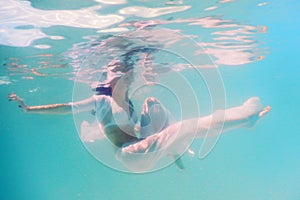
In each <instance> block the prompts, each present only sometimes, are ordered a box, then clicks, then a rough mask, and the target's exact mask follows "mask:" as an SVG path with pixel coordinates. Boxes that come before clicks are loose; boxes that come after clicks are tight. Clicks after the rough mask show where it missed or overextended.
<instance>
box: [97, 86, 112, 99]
mask: <svg viewBox="0 0 300 200" xmlns="http://www.w3.org/2000/svg"><path fill="white" fill-rule="evenodd" d="M94 90H95V92H96V94H97V95H107V96H112V88H111V86H110V85H107V84H105V85H104V84H103V85H102V84H100V85H98V86H97V87H96V88H95V89H94Z"/></svg>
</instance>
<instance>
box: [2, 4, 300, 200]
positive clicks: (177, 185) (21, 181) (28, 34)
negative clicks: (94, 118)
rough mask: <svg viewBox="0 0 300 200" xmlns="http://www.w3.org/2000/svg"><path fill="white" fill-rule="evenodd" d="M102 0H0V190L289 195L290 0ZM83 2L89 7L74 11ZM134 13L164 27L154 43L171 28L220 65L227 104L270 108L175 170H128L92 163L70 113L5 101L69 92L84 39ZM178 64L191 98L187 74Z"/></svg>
mask: <svg viewBox="0 0 300 200" xmlns="http://www.w3.org/2000/svg"><path fill="white" fill-rule="evenodd" d="M103 2H106V4H105V3H103ZM107 2H109V1H100V0H99V1H98V2H97V1H80V0H76V1H63V2H62V1H31V5H30V4H29V1H1V3H0V4H1V6H0V12H1V17H0V21H1V23H0V43H1V45H0V52H1V54H0V57H1V69H0V72H1V74H0V83H1V85H0V91H1V96H0V98H1V107H0V109H1V113H2V117H1V118H0V120H1V124H0V127H1V128H0V130H1V131H0V134H1V135H0V137H1V138H0V139H1V140H0V141H1V142H0V155H1V157H0V158H1V161H2V162H1V165H0V166H1V173H0V180H1V187H0V188H1V189H0V195H1V199H51V200H52V199H121V198H122V199H129V198H131V199H213V200H215V199H272V200H273V199H275V200H277V199H278V200H282V199H292V200H297V199H300V192H299V191H300V190H299V189H300V188H299V185H300V181H299V180H300V171H299V169H300V162H299V152H300V145H299V140H300V136H299V134H298V133H299V132H300V130H299V127H298V126H297V123H298V121H299V120H298V116H297V114H298V113H299V111H300V109H299V105H298V102H299V100H300V95H299V86H300V83H299V72H300V70H299V67H298V66H300V65H299V64H300V62H299V60H298V59H297V58H298V48H297V47H298V46H299V44H300V40H299V33H300V30H299V27H298V20H297V19H299V17H300V16H299V15H300V14H299V8H300V5H299V2H298V1H296V0H291V1H288V2H287V1H286V2H283V1H277V0H273V1H267V2H263V1H238V0H237V1H228V2H227V1H219V2H217V3H216V2H210V1H201V2H198V3H196V2H194V1H183V2H181V1H170V2H166V1H130V2H123V4H108V3H107ZM116 2H117V3H118V2H119V3H122V1H116ZM116 2H115V3H116ZM111 3H113V1H111ZM93 6H98V7H93ZM99 6H101V8H100V7H99ZM132 6H141V7H144V8H143V9H145V8H146V7H147V8H153V9H152V10H149V9H148V10H146V11H145V10H144V11H143V12H139V11H140V10H141V9H142V8H138V9H132V8H131V9H128V7H132ZM166 7H171V8H168V10H163V9H160V10H159V9H156V10H155V9H154V8H166ZM83 8H90V9H87V10H88V11H85V12H84V13H85V14H83V13H81V12H79V11H78V10H79V9H83ZM126 8H127V9H126ZM207 8H208V9H207ZM67 10H73V11H72V12H70V11H67ZM74 10H77V11H74ZM136 10H138V11H136ZM151 13H152V15H151ZM111 14H113V16H110V15H111ZM42 16H44V17H42ZM100 16H108V17H107V18H106V20H104V21H103V19H102V18H101V17H100ZM142 20H143V23H144V24H147V23H156V24H157V25H155V26H154V30H161V29H164V30H165V29H167V30H168V31H167V32H163V33H164V34H162V35H159V36H158V37H157V38H158V39H153V40H151V41H152V42H153V43H154V45H156V47H158V46H159V45H160V43H164V42H166V39H168V38H170V39H171V40H176V41H179V42H180V41H182V38H180V37H177V36H178V35H176V34H174V35H172V34H173V33H174V31H173V30H176V31H180V33H181V34H184V35H189V36H190V37H192V38H194V40H195V41H196V42H198V43H200V44H201V45H202V46H203V47H204V49H206V53H207V54H209V56H211V59H212V60H213V61H214V62H215V63H216V64H217V65H218V69H219V70H220V73H221V75H222V79H223V82H224V87H225V90H226V103H227V107H231V106H236V105H240V104H241V103H242V102H244V101H245V100H246V99H247V98H249V97H252V96H258V97H260V98H261V100H262V102H263V103H264V104H265V105H271V106H272V111H271V113H269V114H268V115H267V116H266V117H265V118H264V119H263V120H261V121H260V122H259V123H258V124H257V126H256V127H255V128H253V129H239V130H234V131H232V132H230V133H228V134H226V135H223V136H221V138H220V139H219V140H218V142H217V144H216V146H215V147H214V149H213V151H212V152H211V153H210V154H209V155H208V156H206V157H205V158H204V159H198V158H197V156H195V157H190V156H188V155H184V156H183V158H182V159H183V162H184V164H185V170H183V171H181V170H179V169H177V168H176V167H175V166H174V165H171V166H169V167H166V168H163V169H161V170H158V171H155V172H152V173H148V174H131V173H124V172H120V171H117V170H114V169H111V168H109V167H107V166H105V165H103V164H102V163H101V162H99V161H97V160H96V159H95V158H94V157H93V156H92V155H91V154H90V153H89V152H88V151H87V149H86V148H85V146H84V145H83V144H82V142H81V140H80V138H79V137H78V133H77V130H76V127H75V125H74V121H73V116H72V115H64V116H54V115H37V114H26V113H23V112H21V111H20V109H19V108H18V107H17V105H16V104H14V103H13V102H8V101H7V95H8V94H9V93H11V92H14V93H16V94H18V95H20V96H21V97H22V98H24V99H25V100H26V102H27V103H28V104H30V105H39V104H48V103H57V102H70V101H71V100H72V97H73V86H74V79H75V77H77V80H81V82H83V83H87V82H85V81H86V80H87V78H89V74H88V73H86V74H84V73H83V76H80V77H78V74H77V75H76V72H78V68H79V66H80V65H81V63H82V62H83V60H84V58H85V56H87V55H88V54H90V53H91V52H92V49H93V48H92V46H93V45H92V44H93V41H94V40H93V39H94V38H96V39H98V40H100V41H104V42H105V41H107V40H106V39H107V37H108V36H107V35H108V33H104V31H107V29H112V28H119V29H117V30H116V29H115V30H113V31H115V32H111V31H112V30H110V33H109V34H110V35H113V34H122V33H123V34H124V33H126V31H132V30H136V29H137V28H140V27H136V26H135V25H134V23H133V22H141V21H142ZM127 23H129V25H126V24H127ZM193 23H194V25H193ZM195 24H196V25H195ZM121 28H123V29H121ZM124 28H126V29H127V30H125V29H124ZM142 29H143V28H142ZM123 31H125V32H123ZM54 36H55V37H54ZM139 36H141V35H139ZM154 36H155V34H152V35H151V37H149V38H150V39H151V38H152V37H154ZM99 38H100V39H99ZM105 38H106V39H105ZM161 38H162V40H160V39H161ZM143 40H145V38H143ZM94 46H97V43H96V45H94ZM105 47H107V48H108V49H110V48H114V47H111V46H105ZM87 49H89V51H88V50H87ZM108 49H105V50H103V51H108ZM182 51H185V49H184V48H183V50H182ZM186 51H187V50H186ZM114 52H115V51H114ZM191 53H194V52H191ZM101 55H106V54H105V53H104V54H101ZM170 55H171V54H157V56H156V59H157V60H156V62H158V63H159V62H160V61H161V60H164V61H165V62H166V63H167V64H168V63H172V66H174V68H175V69H176V70H178V69H179V67H178V66H177V67H178V68H176V67H175V66H176V65H175V64H176V63H180V60H176V59H174V57H172V56H170ZM160 56H161V57H162V58H160ZM107 58H108V57H107ZM108 59H109V58H108ZM161 63H163V62H161ZM174 63H175V64H174ZM182 73H183V74H185V75H186V77H188V78H189V81H190V83H191V84H192V86H193V88H194V89H195V90H196V91H198V90H200V91H198V93H196V95H197V98H198V99H200V100H201V98H202V96H201V94H202V93H201V91H202V90H201V89H202V86H201V87H200V86H199V87H197V84H199V81H200V80H198V79H199V77H197V76H194V73H190V72H189V71H188V70H183V71H182ZM150 75H151V76H150V77H152V78H153V76H154V77H155V73H153V74H150ZM81 78H82V79H81ZM201 81H202V80H201ZM158 95H163V94H158ZM205 95H207V94H206V93H205V92H204V96H205ZM204 100H206V99H205V98H204ZM136 101H137V100H136ZM136 103H137V104H138V103H139V102H138V101H137V102H136ZM201 103H203V102H201ZM201 103H200V104H201ZM201 105H202V104H201ZM201 105H200V108H201ZM169 106H170V107H171V108H172V105H169ZM204 106H205V104H204ZM191 109H193V108H191ZM203 112H204V113H205V114H207V113H206V112H208V111H207V110H205V109H204V111H203ZM194 146H195V147H194V150H195V152H196V153H197V150H198V148H199V147H197V142H196V144H194Z"/></svg>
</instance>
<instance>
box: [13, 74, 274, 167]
mask: <svg viewBox="0 0 300 200" xmlns="http://www.w3.org/2000/svg"><path fill="white" fill-rule="evenodd" d="M129 84H130V80H128V79H126V77H125V78H124V77H122V78H121V77H114V78H112V79H111V80H110V81H108V82H107V83H106V84H102V85H99V86H98V87H96V89H95V90H96V92H97V94H96V95H93V96H92V97H90V98H88V99H86V100H83V101H78V102H71V103H66V104H50V105H41V106H27V105H26V104H25V103H24V101H23V100H22V99H21V98H20V97H18V96H17V95H16V94H11V95H10V96H9V99H10V100H14V101H17V102H19V107H21V108H22V109H23V110H24V111H25V112H28V113H42V114H67V113H72V111H73V112H74V113H78V112H83V111H93V113H94V114H95V116H96V119H97V122H98V123H99V125H100V126H101V127H102V128H101V129H102V130H103V131H104V134H105V136H106V137H107V138H108V139H109V140H110V141H111V142H112V144H113V145H115V146H116V149H117V151H116V157H117V159H118V160H119V161H120V162H122V163H123V165H125V166H126V167H127V168H128V169H130V170H132V171H134V172H145V171H148V170H151V169H152V168H153V167H154V166H155V164H156V163H158V162H159V161H160V160H161V159H162V158H164V157H170V156H171V157H172V158H173V159H174V160H175V163H176V164H177V166H178V167H179V168H181V169H183V164H182V162H181V160H180V156H181V155H182V154H183V153H184V152H185V151H186V150H187V148H188V146H189V145H190V143H191V141H192V140H193V139H195V138H205V137H210V136H218V135H219V134H220V133H223V132H226V131H228V130H232V129H237V128H241V127H252V126H254V125H255V124H256V123H257V121H258V120H259V119H261V118H262V117H263V116H264V115H265V114H267V113H268V112H269V111H270V109H271V107H270V106H267V107H265V108H264V107H263V106H262V104H261V103H260V100H259V98H258V97H252V98H250V99H248V100H247V101H246V102H245V103H244V104H243V105H241V106H238V107H233V108H230V109H226V110H218V111H215V112H214V113H212V114H211V115H209V116H206V117H198V118H191V119H185V120H182V121H179V122H176V123H172V122H171V121H170V118H171V115H170V113H169V112H168V111H167V109H166V108H165V107H164V106H163V105H162V104H161V103H160V102H159V101H158V100H157V99H155V98H151V97H150V98H147V99H146V100H145V102H144V104H143V109H142V113H141V119H140V121H141V122H140V124H138V123H137V122H138V117H137V115H136V113H135V111H134V107H133V105H132V103H131V101H130V100H129V98H128V86H129ZM97 130H98V129H97Z"/></svg>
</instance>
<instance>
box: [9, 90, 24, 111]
mask: <svg viewBox="0 0 300 200" xmlns="http://www.w3.org/2000/svg"><path fill="white" fill-rule="evenodd" d="M8 100H9V101H17V102H18V103H19V108H21V109H23V110H24V111H26V110H27V105H26V104H25V103H24V101H23V99H21V98H20V97H19V96H18V95H16V94H14V93H11V94H10V95H9V96H8Z"/></svg>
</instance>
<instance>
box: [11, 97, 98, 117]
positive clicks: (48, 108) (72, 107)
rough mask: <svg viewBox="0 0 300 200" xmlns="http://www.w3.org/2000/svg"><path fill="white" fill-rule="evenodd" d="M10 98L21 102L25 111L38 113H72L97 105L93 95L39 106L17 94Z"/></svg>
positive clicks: (20, 105)
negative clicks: (81, 99) (80, 99)
mask: <svg viewBox="0 0 300 200" xmlns="http://www.w3.org/2000/svg"><path fill="white" fill-rule="evenodd" d="M8 98H9V100H10V101H17V102H18V103H19V107H20V108H21V109H23V110H24V111H25V112H28V113H37V114H70V113H72V112H76V113H78V112H83V111H89V110H92V109H94V105H95V103H94V102H95V98H93V97H91V98H89V99H86V100H83V101H78V102H72V103H59V104H48V105H39V106H28V105H26V104H25V102H24V100H23V99H22V98H20V97H19V96H17V95H16V94H10V95H9V97H8Z"/></svg>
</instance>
